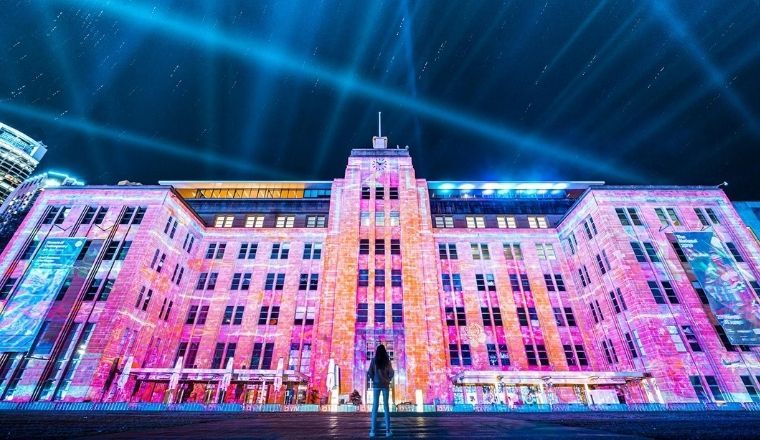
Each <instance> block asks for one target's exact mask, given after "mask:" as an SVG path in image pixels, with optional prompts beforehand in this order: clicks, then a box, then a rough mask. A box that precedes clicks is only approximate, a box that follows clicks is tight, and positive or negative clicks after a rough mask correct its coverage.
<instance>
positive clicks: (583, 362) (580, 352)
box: [575, 344, 588, 367]
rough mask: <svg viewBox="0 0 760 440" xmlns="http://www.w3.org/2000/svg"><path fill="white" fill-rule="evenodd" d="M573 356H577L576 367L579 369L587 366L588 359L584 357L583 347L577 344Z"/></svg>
mask: <svg viewBox="0 0 760 440" xmlns="http://www.w3.org/2000/svg"><path fill="white" fill-rule="evenodd" d="M575 354H576V355H578V365H580V366H581V367H585V366H588V358H587V357H586V351H585V350H584V349H583V345H580V344H577V345H576V346H575Z"/></svg>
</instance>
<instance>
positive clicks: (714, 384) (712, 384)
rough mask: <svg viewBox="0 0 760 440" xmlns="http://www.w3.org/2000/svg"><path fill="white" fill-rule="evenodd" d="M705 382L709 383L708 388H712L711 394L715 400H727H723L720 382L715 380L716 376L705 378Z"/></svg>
mask: <svg viewBox="0 0 760 440" xmlns="http://www.w3.org/2000/svg"><path fill="white" fill-rule="evenodd" d="M705 382H707V386H708V387H709V388H710V392H711V393H712V395H713V398H714V399H715V400H725V399H724V398H723V392H722V391H721V390H720V386H719V385H718V380H717V379H715V376H705Z"/></svg>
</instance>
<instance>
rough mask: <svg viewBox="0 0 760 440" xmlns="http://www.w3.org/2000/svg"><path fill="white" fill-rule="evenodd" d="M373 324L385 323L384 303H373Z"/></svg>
mask: <svg viewBox="0 0 760 440" xmlns="http://www.w3.org/2000/svg"><path fill="white" fill-rule="evenodd" d="M375 324H385V304H383V303H376V304H375Z"/></svg>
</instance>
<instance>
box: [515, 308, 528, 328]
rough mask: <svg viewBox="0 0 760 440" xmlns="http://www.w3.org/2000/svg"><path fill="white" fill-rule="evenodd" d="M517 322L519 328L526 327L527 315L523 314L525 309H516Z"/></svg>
mask: <svg viewBox="0 0 760 440" xmlns="http://www.w3.org/2000/svg"><path fill="white" fill-rule="evenodd" d="M517 321H518V322H519V323H520V327H527V326H528V315H527V314H526V313H525V307H518V308H517Z"/></svg>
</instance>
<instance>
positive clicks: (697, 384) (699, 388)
mask: <svg viewBox="0 0 760 440" xmlns="http://www.w3.org/2000/svg"><path fill="white" fill-rule="evenodd" d="M689 381H690V382H691V386H692V388H694V393H695V394H696V395H697V399H699V401H700V402H709V401H710V398H709V397H707V391H706V390H705V387H704V385H702V381H701V380H700V377H699V376H689Z"/></svg>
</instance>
